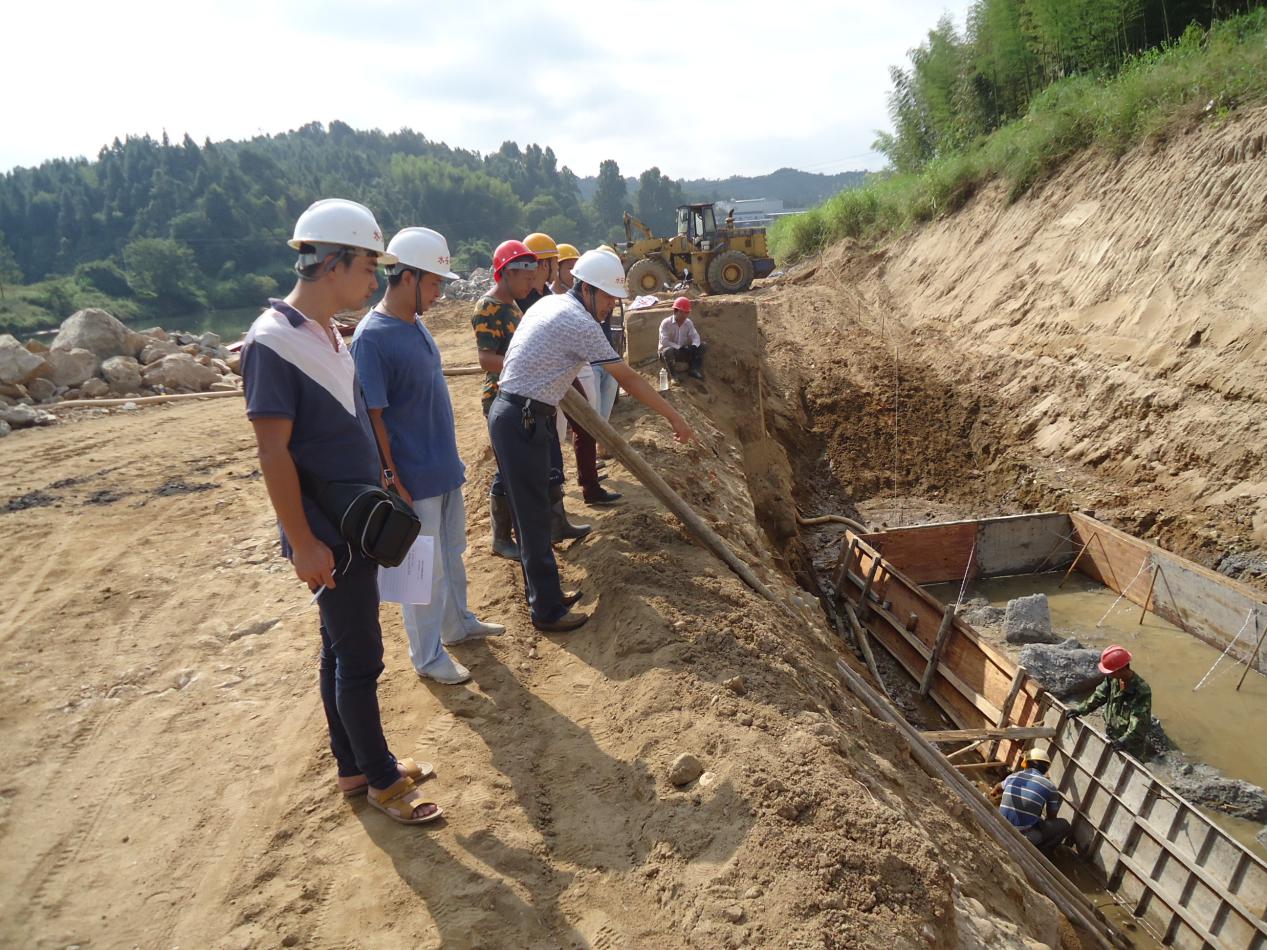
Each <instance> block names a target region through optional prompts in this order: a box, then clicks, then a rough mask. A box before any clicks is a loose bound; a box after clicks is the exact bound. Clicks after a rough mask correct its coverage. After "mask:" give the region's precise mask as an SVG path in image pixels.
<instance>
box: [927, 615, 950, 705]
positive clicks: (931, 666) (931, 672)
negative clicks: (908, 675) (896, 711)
mask: <svg viewBox="0 0 1267 950" xmlns="http://www.w3.org/2000/svg"><path fill="white" fill-rule="evenodd" d="M954 629H955V605H954V604H948V605H947V606H946V612H945V613H943V614H942V615H941V626H940V627H938V628H937V639H936V640H934V641H933V652H932V653H931V654H930V655H929V657H928V666H926V667H924V676H923V677H922V678H921V679H920V681H919V694H920V695H921V696H927V695H928V691H929V690H930V689H932V688H933V678H934V677H935V676H936V675H937V667H938V665H939V664H940V663H941V653H942V650H944V649H945V648H946V644H947V642H949V640H950V634H951V632H952V631H953V630H954Z"/></svg>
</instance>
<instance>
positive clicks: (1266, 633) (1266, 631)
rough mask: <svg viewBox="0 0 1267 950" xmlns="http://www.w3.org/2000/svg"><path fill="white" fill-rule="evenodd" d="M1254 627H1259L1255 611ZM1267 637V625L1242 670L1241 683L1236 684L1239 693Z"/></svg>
mask: <svg viewBox="0 0 1267 950" xmlns="http://www.w3.org/2000/svg"><path fill="white" fill-rule="evenodd" d="M1254 626H1255V627H1257V626H1258V611H1254ZM1264 637H1267V625H1265V626H1264V627H1263V632H1262V633H1260V634H1259V635H1258V642H1257V643H1255V644H1254V652H1253V653H1251V654H1250V655H1249V659H1248V660H1246V661H1245V669H1243V670H1241V678H1240V682H1238V683H1237V684H1236V688H1237V690H1238V691H1239V690H1240V688H1241V683H1244V682H1245V676H1246V675H1247V674H1248V673H1249V668H1250V667H1251V666H1253V665H1254V660H1255V659H1257V657H1258V649H1259V647H1261V646H1262V645H1263V638H1264Z"/></svg>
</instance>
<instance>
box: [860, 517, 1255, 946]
mask: <svg viewBox="0 0 1267 950" xmlns="http://www.w3.org/2000/svg"><path fill="white" fill-rule="evenodd" d="M1075 517H1078V518H1082V522H1081V524H1079V525H1076V526H1073V525H1072V524H1071V530H1070V531H1069V533H1068V534H1067V535H1066V538H1069V539H1071V546H1070V548H1069V549H1068V551H1069V559H1072V557H1073V555H1074V552H1076V550H1077V548H1079V547H1081V546H1082V545H1083V543H1085V541H1086V540H1088V539H1091V540H1092V542H1093V543H1092V544H1090V545H1087V550H1088V551H1091V550H1092V549H1096V551H1097V555H1096V557H1095V558H1092V559H1090V560H1089V561H1088V570H1087V573H1088V574H1089V576H1092V577H1096V576H1097V575H1099V576H1100V579H1102V582H1104V583H1106V584H1107V586H1110V587H1111V588H1112V589H1114V590H1117V591H1118V592H1119V593H1120V592H1121V590H1122V588H1125V589H1126V590H1127V592H1128V593H1127V596H1128V597H1129V596H1130V595H1131V578H1132V577H1134V576H1135V575H1138V574H1140V573H1141V569H1144V572H1145V573H1147V571H1149V570H1151V567H1152V565H1153V563H1154V558H1155V557H1156V555H1155V554H1154V553H1153V550H1156V549H1153V550H1148V549H1151V547H1152V546H1150V545H1143V544H1142V542H1136V544H1131V543H1129V542H1134V541H1135V539H1133V538H1130V537H1129V536H1125V535H1122V534H1121V532H1115V531H1113V529H1107V530H1105V531H1104V534H1103V537H1102V538H1101V537H1100V536H1098V535H1097V536H1096V537H1094V538H1093V537H1092V532H1093V531H1096V530H1097V528H1101V527H1103V526H1099V525H1098V523H1097V522H1094V521H1093V520H1092V519H1086V518H1085V517H1083V516H1075ZM1016 527H1017V526H1016V525H1013V526H1010V528H1009V530H1011V531H1012V532H1013V534H1015V531H1016ZM956 528H957V530H956V531H955V532H953V533H952V535H950V536H952V537H954V538H955V539H957V543H961V542H962V539H963V537H964V535H963V533H962V531H961V530H960V529H959V526H956ZM942 536H943V537H944V536H946V535H944V534H943V535H942ZM926 537H931V536H929V535H926ZM979 537H980V535H978V538H979ZM1030 537H1031V543H1030V544H1028V547H1029V548H1031V549H1033V548H1034V547H1035V546H1036V545H1035V544H1034V543H1032V542H1033V541H1034V540H1036V539H1037V538H1038V533H1037V532H1033V531H1031V532H1030ZM880 540H882V539H880ZM904 544H905V546H906V547H905V549H906V550H910V549H913V541H912V536H911V535H908V536H907V537H906V538H905V539H904ZM893 550H898V549H896V548H895V549H893ZM1058 550H1059V549H1058ZM1163 553H1164V552H1163ZM1026 556H1031V557H1032V556H1033V555H1032V554H1031V555H1026ZM1170 557H1172V558H1173V556H1170ZM1176 560H1181V559H1176ZM916 563H917V564H919V565H925V566H929V565H935V562H934V561H932V560H931V559H929V558H926V557H925V558H922V559H921V560H919V561H917V562H916ZM1162 563H1163V564H1166V563H1169V562H1168V561H1163V562H1162ZM1180 566H1183V565H1182V564H1181V565H1180ZM1193 567H1195V566H1193ZM1163 569H1164V568H1163ZM1198 570H1200V569H1198ZM1176 573H1178V570H1177V569H1176ZM1206 573H1209V572H1206ZM1123 575H1125V579H1122V578H1123ZM1194 576H1195V572H1194ZM868 577H870V586H869V587H868V582H867V578H868ZM1216 577H1217V575H1216ZM1224 580H1226V579H1224ZM1228 583H1229V585H1231V586H1230V587H1225V588H1224V589H1232V590H1233V592H1235V588H1236V587H1239V586H1240V585H1235V584H1234V583H1233V582H1228ZM836 586H837V590H838V592H839V593H840V594H841V595H842V596H844V597H845V598H846V599H847V600H849V601H850V602H851V603H854V604H857V605H858V608H859V612H860V614H862V616H863V618H864V622H867V625H868V627H869V629H870V630H871V631H872V633H873V634H874V635H875V637H876V639H878V640H879V641H880V643H881V644H882V645H883V646H884V647H885V649H886V650H888V652H889V653H890V654H891V655H893V656H894V657H895V658H896V659H897V660H898V662H899V663H900V664H901V665H902V666H903V667H904V668H905V669H906V670H907V672H908V673H909V674H910V675H911V676H912V677H914V678H915V679H920V678H921V677H922V676H923V675H924V673H925V672H926V668H927V666H928V663H929V660H930V658H931V657H932V655H933V651H934V646H935V640H936V635H937V630H938V627H939V625H940V623H941V618H942V613H943V610H944V607H943V605H941V604H939V603H938V602H937V601H936V600H935V599H934V598H933V597H931V596H930V595H929V594H928V593H927V592H925V591H924V590H923V589H922V587H921V586H920V585H919V584H918V583H917V582H915V581H914V579H913V578H911V577H910V576H908V575H906V573H905V572H904V570H902V569H901V568H899V567H896V566H895V565H894V564H892V563H890V562H889V561H888V559H887V557H884V556H882V555H881V553H880V552H878V551H877V550H876V549H875V548H874V547H873V546H872V545H871V544H869V543H868V540H867V538H866V537H861V538H860V537H857V536H854V535H852V534H850V535H848V536H847V538H846V546H845V547H844V548H843V549H842V552H841V556H840V558H839V560H838V562H837V585H836ZM1242 596H1243V595H1242ZM1143 597H1144V594H1141V595H1140V601H1139V602H1142V600H1143ZM931 683H932V688H931V691H930V696H931V697H932V698H933V699H934V700H935V701H936V702H937V703H938V705H939V706H940V707H941V708H942V709H943V710H944V711H945V712H946V713H947V715H949V717H950V718H951V719H952V720H953V721H954V722H955V723H956V724H957V725H958V726H960V727H961V728H981V727H984V726H1001V725H1005V724H1010V725H1018V726H1031V725H1047V726H1053V727H1056V728H1057V735H1056V737H1055V738H1054V739H1053V740H1052V741H1051V744H1050V747H1051V750H1052V753H1053V759H1054V762H1053V767H1052V771H1051V776H1052V778H1053V780H1054V781H1056V783H1057V785H1058V786H1059V787H1060V789H1061V791H1062V793H1063V795H1064V796H1065V800H1066V802H1067V803H1068V805H1069V806H1070V808H1071V809H1072V810H1073V812H1074V821H1073V836H1074V840H1075V841H1076V843H1077V845H1078V848H1079V850H1080V852H1081V853H1082V854H1083V855H1084V856H1085V857H1086V858H1087V859H1088V860H1090V861H1091V862H1092V863H1093V864H1095V865H1096V866H1097V867H1098V868H1100V870H1101V871H1102V872H1103V873H1104V875H1105V877H1106V880H1107V881H1108V883H1109V887H1110V889H1111V890H1112V891H1113V892H1114V894H1115V896H1116V897H1117V899H1118V900H1119V901H1122V902H1124V903H1125V904H1126V906H1127V907H1129V908H1130V909H1131V910H1132V912H1133V913H1134V914H1135V915H1136V916H1137V917H1139V918H1140V920H1141V921H1142V922H1143V923H1144V924H1145V925H1146V927H1147V928H1148V929H1149V930H1151V931H1152V932H1154V933H1155V934H1157V935H1158V936H1159V938H1160V939H1161V940H1162V942H1163V943H1164V944H1166V945H1167V946H1173V947H1180V948H1189V947H1191V948H1197V947H1205V946H1213V947H1218V948H1227V950H1242V948H1250V950H1267V864H1264V863H1263V862H1262V861H1260V860H1259V859H1258V858H1257V857H1255V856H1254V855H1252V854H1251V853H1250V852H1249V851H1247V850H1246V849H1245V848H1244V847H1243V846H1241V845H1240V844H1239V843H1238V842H1236V841H1235V840H1233V839H1232V838H1230V837H1229V836H1228V835H1227V834H1226V833H1225V832H1223V831H1222V829H1220V828H1219V827H1218V826H1217V825H1215V824H1213V823H1212V822H1211V821H1210V820H1209V819H1208V818H1207V817H1205V815H1203V814H1202V813H1201V812H1200V811H1198V810H1197V809H1196V808H1195V807H1193V806H1192V805H1191V804H1190V803H1188V802H1186V801H1184V800H1183V799H1182V798H1180V797H1179V796H1178V795H1176V794H1175V793H1174V792H1173V791H1171V790H1170V789H1169V788H1168V787H1167V786H1165V785H1164V784H1162V783H1161V782H1160V781H1158V780H1157V778H1156V777H1155V776H1153V775H1152V773H1150V772H1149V771H1148V770H1147V768H1145V767H1144V766H1143V765H1141V764H1140V763H1139V762H1137V761H1136V760H1135V759H1133V758H1131V757H1129V756H1126V755H1123V754H1121V753H1119V752H1115V751H1114V750H1113V749H1112V748H1111V747H1110V746H1109V744H1108V742H1107V740H1106V739H1105V737H1104V736H1103V735H1102V734H1101V733H1099V732H1097V731H1096V730H1095V729H1094V728H1093V727H1091V726H1089V725H1088V724H1087V723H1085V722H1082V721H1081V720H1069V721H1062V712H1061V709H1062V707H1061V706H1060V704H1059V703H1057V702H1055V701H1054V700H1052V699H1051V697H1050V696H1048V695H1047V694H1046V693H1045V692H1044V691H1043V690H1042V688H1041V687H1040V686H1039V685H1038V684H1037V682H1035V681H1034V680H1033V679H1031V678H1030V677H1028V675H1025V674H1024V673H1023V672H1021V671H1018V670H1017V669H1016V667H1015V666H1014V665H1013V664H1012V663H1011V662H1010V661H1009V660H1008V659H1007V658H1006V657H1004V656H1003V655H1001V654H1000V653H999V652H998V651H997V650H995V649H994V648H992V647H991V646H990V645H989V644H988V643H986V642H985V641H983V640H982V639H981V638H980V636H979V635H978V634H977V633H976V631H975V630H973V629H972V627H971V626H970V625H968V624H966V623H964V622H962V621H960V620H958V619H956V620H954V621H953V622H952V625H951V627H950V634H949V637H948V639H947V640H946V641H945V642H944V643H943V646H942V650H941V653H940V662H939V664H938V668H937V670H935V671H934V674H933V677H932V680H931ZM1013 687H1015V699H1014V701H1013V702H1012V705H1011V707H1010V710H1009V714H1008V715H1007V717H1006V720H1007V721H1006V723H1005V722H1004V721H1003V720H1004V716H1003V710H1004V707H1005V706H1006V705H1007V701H1008V696H1009V693H1010V692H1011V691H1012V688H1013ZM1021 751H1022V750H1021V746H1020V744H1019V743H1017V744H1009V743H1003V744H1002V745H1001V747H1000V749H999V753H1001V755H1002V758H1003V760H1004V761H1009V762H1015V760H1016V758H1017V757H1018V756H1019V755H1020V753H1021ZM999 753H996V754H999Z"/></svg>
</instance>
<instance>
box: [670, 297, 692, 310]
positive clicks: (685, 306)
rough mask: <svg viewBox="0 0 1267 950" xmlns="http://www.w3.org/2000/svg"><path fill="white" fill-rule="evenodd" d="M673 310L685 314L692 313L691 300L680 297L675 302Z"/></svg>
mask: <svg viewBox="0 0 1267 950" xmlns="http://www.w3.org/2000/svg"><path fill="white" fill-rule="evenodd" d="M673 309H674V310H681V311H682V312H683V313H690V312H691V298H690V297H678V299H677V300H675V301H673Z"/></svg>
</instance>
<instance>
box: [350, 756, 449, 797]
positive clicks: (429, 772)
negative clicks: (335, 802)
mask: <svg viewBox="0 0 1267 950" xmlns="http://www.w3.org/2000/svg"><path fill="white" fill-rule="evenodd" d="M396 764H397V765H400V766H404V769H405V771H404V774H403V776H402V778H407V779H411V780H412V781H413V782H415V783H416V784H421V783H423V782H425V781H426V780H427V779H429V778H431V777H432V776H433V775H435V774H436V769H435V766H434V765H432V764H431V763H430V762H415V761H414V760H413V759H397V760H396ZM369 788H370V783H369V781H368V780H367V781H364V782H362V783H361V784H360V785H354V786H352V787H351V788H341V789H339V791H341V792H342V793H343V797H344V798H356V797H357V796H359V795H364V794H365V793H366V792H368V791H369Z"/></svg>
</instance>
